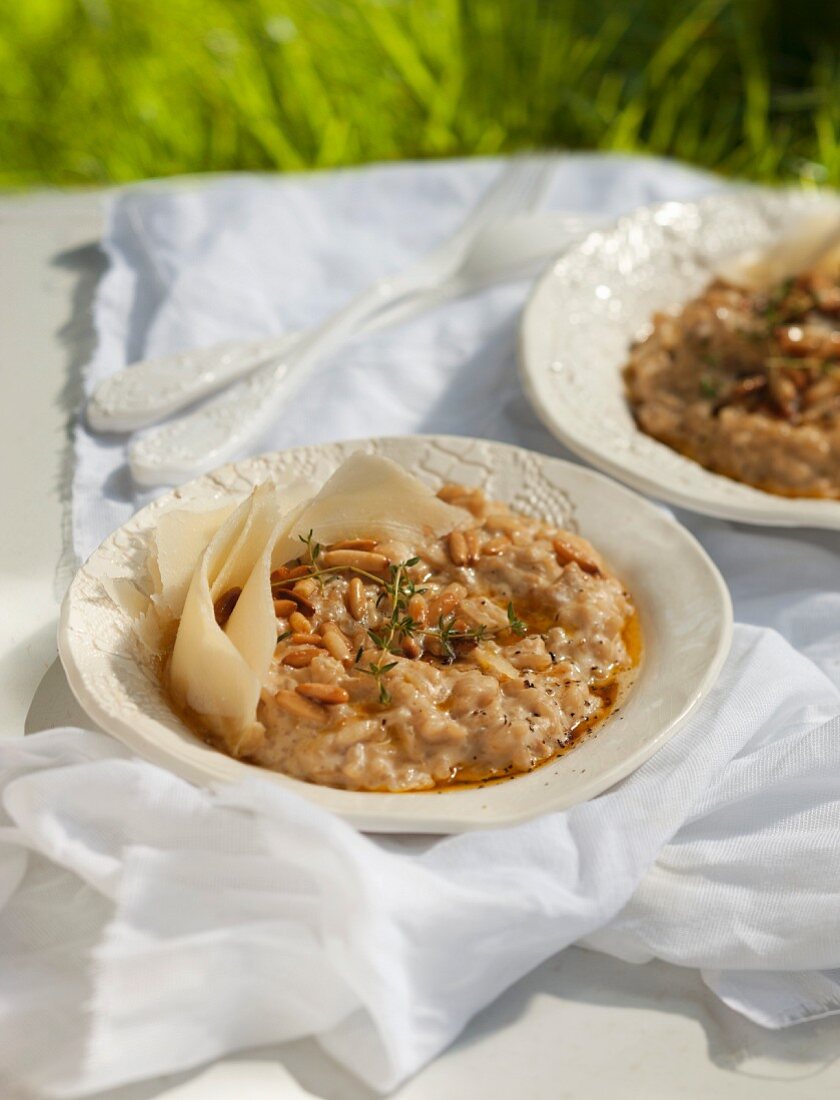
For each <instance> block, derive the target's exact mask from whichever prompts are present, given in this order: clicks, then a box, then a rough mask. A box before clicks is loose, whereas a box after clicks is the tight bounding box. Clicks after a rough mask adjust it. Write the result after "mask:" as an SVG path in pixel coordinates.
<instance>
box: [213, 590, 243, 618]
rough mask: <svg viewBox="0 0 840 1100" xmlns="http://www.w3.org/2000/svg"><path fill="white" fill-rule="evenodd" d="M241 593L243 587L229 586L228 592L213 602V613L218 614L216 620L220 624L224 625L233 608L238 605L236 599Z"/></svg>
mask: <svg viewBox="0 0 840 1100" xmlns="http://www.w3.org/2000/svg"><path fill="white" fill-rule="evenodd" d="M241 593H242V589H241V588H229V589H228V590H227V592H223V593H222V595H221V596H219V598H218V600H216V602H215V603H214V604H213V614H214V615H215V616H216V622H217V623H218V624H219V626H224V625H225V623H226V622H227V621H228V619H229V618H230V617H231V615H232V614H233V609H234V608H235V607H236V601H237V600H238V599H239V597H240V595H241Z"/></svg>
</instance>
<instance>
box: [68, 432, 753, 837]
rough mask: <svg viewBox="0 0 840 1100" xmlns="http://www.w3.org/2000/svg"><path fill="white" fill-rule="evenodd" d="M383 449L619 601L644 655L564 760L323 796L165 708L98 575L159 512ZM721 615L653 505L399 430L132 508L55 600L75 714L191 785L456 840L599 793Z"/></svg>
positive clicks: (701, 560) (721, 631)
mask: <svg viewBox="0 0 840 1100" xmlns="http://www.w3.org/2000/svg"><path fill="white" fill-rule="evenodd" d="M358 449H363V450H365V451H369V452H373V453H378V454H384V455H386V456H388V457H390V458H393V459H394V460H396V461H397V462H400V463H402V464H403V465H404V466H405V467H406V468H407V469H410V470H412V471H413V472H414V473H415V474H416V475H417V476H419V477H421V478H422V479H423V480H424V481H426V482H428V483H429V484H430V485H432V486H434V487H436V488H437V487H439V486H440V485H442V484H443V483H444V482H446V481H460V482H464V483H466V484H470V485H480V486H481V487H482V488H484V489H485V490H486V492H487V493H488V494H489V495H491V496H494V497H498V498H501V499H503V500H506V501H508V502H509V503H510V504H511V505H512V506H513V507H514V508H517V509H519V510H521V511H522V512H525V513H528V514H529V515H535V516H536V515H538V516H542V517H545V518H546V519H548V520H551V521H553V522H556V523H558V524H562V525H564V526H566V527H569V528H571V529H573V530H577V531H580V532H581V533H582V534H584V535H586V536H587V537H588V538H591V539H592V540H593V542H594V543H595V544H596V546H598V547H599V549H601V550H602V551H603V552H604V554H605V555H606V557H607V559H608V560H609V561H610V562H611V564H612V566H613V567H614V568H615V570H616V571H617V573H618V575H619V576H620V577H621V579H622V580H623V581H624V583H625V584H626V585H627V586H628V588H629V589H630V591H631V592H632V594H633V596H634V599H635V601H636V605H637V607H638V609H639V614H640V617H641V623H642V630H643V633H644V637H645V654H644V658H643V661H642V664H641V667H640V670H639V674H638V679H637V682H636V684H635V685H634V687H633V689H632V691H631V693H630V694H629V696H628V698H627V700H626V702H625V704H624V705H623V707H622V708H621V710H620V712H619V713H617V714H615V715H613V716H612V717H610V718H609V719H608V720H607V721H606V722H605V723H603V724H602V725H601V726H600V727H599V729H598V730H597V732H596V733H594V734H593V735H591V736H590V737H588V738H587V739H586V740H584V741H583V742H582V743H581V744H580V745H579V746H578V747H577V748H575V750H574V751H573V752H571V753H569V754H568V755H566V756H563V757H560V758H559V759H557V760H555V761H553V762H551V763H549V764H547V765H545V766H543V767H541V768H538V769H537V770H536V771H534V772H532V773H530V774H529V775H524V776H519V777H517V778H515V779H511V780H508V781H506V782H504V783H500V784H495V785H490V786H488V787H484V788H480V787H479V788H474V789H466V790H453V791H443V792H440V793H437V792H434V793H421V794H371V793H366V792H352V791H338V790H332V789H330V788H327V787H318V786H314V785H312V784H308V783H302V782H300V781H298V780H295V779H291V778H289V777H288V776H283V775H278V774H276V773H274V772H269V771H263V770H262V769H258V768H255V767H252V766H251V765H248V764H243V763H240V762H239V761H236V760H232V759H230V758H229V757H227V756H224V755H223V754H222V753H219V752H215V751H214V750H212V749H210V748H209V747H208V746H207V745H204V744H203V743H202V742H200V741H199V740H198V739H197V738H195V737H194V736H193V735H192V734H191V733H190V731H189V730H188V729H187V728H186V727H185V726H184V725H183V723H182V722H181V721H180V719H179V718H178V717H177V716H176V715H175V714H174V713H173V711H172V710H171V709H170V707H169V705H168V702H167V699H166V695H165V693H164V692H163V690H162V688H161V685H160V683H159V680H158V676H157V674H156V671H155V668H154V665H153V662H152V661H151V659H150V658H149V656H148V654H147V653H146V651H145V650H144V649H143V647H142V645H141V644H140V643H139V642H138V640H137V638H136V636H135V634H134V631H133V629H132V626H131V621H130V619H129V618H128V616H127V615H126V613H125V612H124V611H122V610H121V609H120V608H119V607H117V606H116V604H115V603H114V602H113V601H112V600H111V598H110V597H109V596H108V594H107V590H106V587H105V582H106V581H107V579H108V578H115V577H129V578H140V577H142V575H143V572H144V563H145V560H146V556H147V553H148V547H149V537H150V533H151V531H152V530H153V528H154V525H155V522H156V519H157V517H158V516H159V515H160V513H161V512H162V511H163V510H164V509H170V508H173V507H179V506H181V505H182V504H183V503H185V502H197V501H200V502H207V503H208V504H210V503H211V502H212V501H213V500H216V501H218V500H221V499H224V498H229V497H231V496H239V497H241V496H242V495H244V494H245V493H247V492H248V491H249V490H250V489H251V488H252V487H253V486H254V485H256V484H258V483H259V482H261V481H265V480H266V479H269V478H272V479H274V480H276V481H277V482H278V483H279V484H281V485H282V484H283V483H284V482H286V483H289V482H291V481H293V480H295V479H296V478H299V477H301V476H307V477H311V478H313V479H315V480H316V481H318V482H321V481H323V480H324V479H325V478H326V477H327V476H328V475H329V474H330V473H331V472H332V471H333V470H334V469H335V468H336V467H337V466H338V465H339V464H340V463H341V462H342V461H343V460H344V459H345V458H346V456H347V455H348V454H350V453H351V452H352V451H354V450H358ZM731 622H732V612H731V606H730V601H729V596H728V593H727V591H726V587H725V585H724V583H723V580H722V578H721V577H720V574H719V573H718V571H717V569H716V568H715V566H714V565H713V564H712V562H711V561H710V560H709V558H708V557H707V556H706V554H705V552H704V551H703V550H702V549H701V547H700V546H699V545H698V543H697V542H695V540H694V539H693V538H692V536H691V535H689V534H688V532H687V531H686V530H685V529H684V528H683V527H681V526H680V525H679V524H677V523H676V522H675V521H674V520H673V519H671V518H670V517H669V516H667V515H665V514H664V513H663V512H662V510H661V509H659V508H656V507H655V506H654V505H652V504H649V503H648V502H646V501H644V500H643V499H641V498H640V497H638V496H636V494H634V493H631V492H629V491H628V490H627V489H624V488H622V487H621V486H619V485H616V484H615V482H613V481H610V480H609V479H607V478H604V477H602V476H601V475H600V474H596V473H593V472H592V471H590V470H585V469H582V468H581V467H579V466H574V465H572V464H570V463H567V462H562V461H560V460H559V459H554V458H547V457H545V456H543V455H539V454H535V453H533V452H531V451H525V450H522V449H520V448H518V447H510V446H505V445H502V444H498V443H491V442H488V441H485V440H473V439H461V438H456V437H445V436H435V437H424V436H415V437H410V438H397V439H373V440H357V441H353V442H348V443H335V444H327V445H323V446H317V447H304V448H300V449H297V450H292V451H284V452H279V453H277V454H270V455H265V456H262V457H260V458H254V459H249V460H247V461H244V462H240V463H235V464H232V465H229V466H225V467H223V468H222V469H220V470H218V471H216V472H215V473H212V474H207V475H206V476H204V477H202V478H200V479H198V480H197V481H193V482H191V483H190V484H188V485H186V486H184V487H183V488H182V489H178V490H176V491H175V492H172V493H169V494H168V495H166V496H164V497H162V498H161V499H159V500H157V501H155V502H154V503H153V504H151V505H149V507H147V508H144V509H143V510H142V511H141V512H138V514H137V515H136V516H134V517H133V518H132V519H131V520H130V521H129V522H128V523H127V524H125V526H124V527H122V528H120V529H119V530H118V531H116V532H115V533H114V534H113V535H111V536H110V538H108V539H106V541H105V542H104V543H103V544H102V546H100V547H99V549H98V550H97V551H96V552H95V553H94V554H92V555H91V557H90V558H89V559H88V561H87V562H86V563H85V565H84V566H83V567H82V568H81V569H80V570H79V572H78V574H77V575H76V578H75V579H74V581H73V584H72V585H71V587H70V590H69V592H68V594H67V596H66V598H65V601H64V604H63V607H62V613H61V622H60V625H59V652H60V654H61V660H62V663H63V664H64V668H65V671H66V673H67V678H68V680H69V682H70V686H71V687H72V689H73V691H74V693H75V695H76V697H77V698H78V700H79V702H80V703H81V705H82V706H83V707H84V708H85V709H86V711H87V712H88V714H90V716H91V717H92V718H93V719H94V720H95V721H96V722H97V723H98V724H99V725H100V726H101V727H102V728H103V729H105V730H107V731H108V732H109V733H111V734H113V735H114V736H115V737H117V738H118V739H119V740H120V741H122V742H124V743H125V744H126V745H128V746H129V747H130V748H131V749H133V750H134V751H135V752H137V753H138V754H139V755H140V756H143V757H145V758H146V759H148V760H151V761H153V762H154V763H156V764H159V765H161V766H162V767H166V768H169V769H170V770H172V771H174V772H176V773H177V774H178V775H181V776H183V777H184V778H186V779H189V780H191V781H193V782H196V783H205V784H206V783H214V782H222V781H235V780H238V779H242V778H244V777H248V776H251V777H253V776H262V777H264V778H265V779H266V780H267V781H268V782H271V783H276V784H278V785H280V786H281V787H285V788H287V789H289V790H292V791H295V792H297V793H298V794H301V795H303V796H304V797H306V798H309V799H311V800H312V801H313V802H316V803H317V804H318V805H320V806H322V807H324V808H325V809H328V810H332V811H334V812H336V813H338V814H341V815H342V816H343V817H345V818H346V819H347V820H348V821H350V822H352V823H353V824H354V825H356V826H358V827H359V828H362V829H367V830H370V831H377V832H389V831H395V832H396V831H398V832H430V833H445V832H460V831H463V830H467V829H475V828H482V827H491V826H500V825H505V824H512V823H515V822H518V821H522V820H525V819H527V818H530V817H533V816H536V815H537V814H540V813H544V812H546V811H549V810H557V809H562V808H564V807H567V806H570V805H573V804H574V803H576V802H580V801H583V800H585V799H587V798H591V797H592V796H594V795H596V794H599V793H600V792H601V791H603V790H605V789H606V788H607V787H609V786H611V785H612V784H613V783H615V782H616V781H617V780H619V779H621V778H623V777H624V776H626V775H627V774H628V773H629V772H631V771H632V770H633V769H634V768H636V767H638V766H639V765H640V764H641V763H642V762H643V761H644V760H646V759H647V758H648V757H649V756H650V755H651V754H652V753H653V752H655V751H656V749H657V748H659V747H660V746H661V745H662V744H663V743H664V742H665V741H666V740H667V739H668V738H669V737H671V736H672V735H673V734H674V733H675V732H676V731H677V729H679V727H680V726H681V725H682V724H683V723H684V722H685V720H686V718H687V717H688V715H689V714H690V713H691V712H692V711H693V710H694V708H695V707H696V706H697V705H698V703H699V702H700V700H701V699H702V698H703V696H704V695H705V693H706V692H707V691H708V689H709V688H710V687H711V685H712V683H713V682H714V679H715V677H716V676H717V673H718V671H719V669H720V666H721V664H722V663H723V660H724V658H725V656H726V652H727V650H728V648H729V640H730V633H731Z"/></svg>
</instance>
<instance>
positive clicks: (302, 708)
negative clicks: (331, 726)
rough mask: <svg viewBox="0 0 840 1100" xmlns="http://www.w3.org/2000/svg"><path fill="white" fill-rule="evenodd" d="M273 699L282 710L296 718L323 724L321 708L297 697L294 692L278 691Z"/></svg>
mask: <svg viewBox="0 0 840 1100" xmlns="http://www.w3.org/2000/svg"><path fill="white" fill-rule="evenodd" d="M274 698H275V700H276V701H277V704H278V706H281V707H282V708H283V710H286V711H288V712H289V714H294V716H295V717H296V718H303V720H304V721H306V722H323V721H324V718H325V717H326V715H325V714H324V711H323V710H322V709H321V707H319V706H316V704H315V703H311V702H310V701H309V700H308V699H305V698H304V697H303V696H302V695H298V693H297V692H296V691H278V692H277V694H276V695H275V696H274Z"/></svg>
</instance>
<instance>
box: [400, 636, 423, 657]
mask: <svg viewBox="0 0 840 1100" xmlns="http://www.w3.org/2000/svg"><path fill="white" fill-rule="evenodd" d="M402 651H403V653H404V654H405V655H406V657H409V658H410V659H411V660H412V661H414V660H416V659H417V658H418V657H419V656H420V654H421V653H422V652H423V650H422V649H421V648H420V643H419V642H418V641H417V639H416V638H403V640H402Z"/></svg>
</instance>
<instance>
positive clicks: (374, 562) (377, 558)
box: [323, 550, 388, 573]
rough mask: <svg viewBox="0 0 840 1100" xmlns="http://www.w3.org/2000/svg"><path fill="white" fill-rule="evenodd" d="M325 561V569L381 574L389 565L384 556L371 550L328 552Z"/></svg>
mask: <svg viewBox="0 0 840 1100" xmlns="http://www.w3.org/2000/svg"><path fill="white" fill-rule="evenodd" d="M323 561H324V568H325V569H332V568H335V567H338V568H339V569H364V570H365V572H367V573H381V572H382V571H383V570H384V569H385V568H386V567H387V565H388V559H387V558H386V557H385V555H384V554H375V553H374V552H373V551H371V550H328V551H327V552H326V554H324V558H323Z"/></svg>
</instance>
